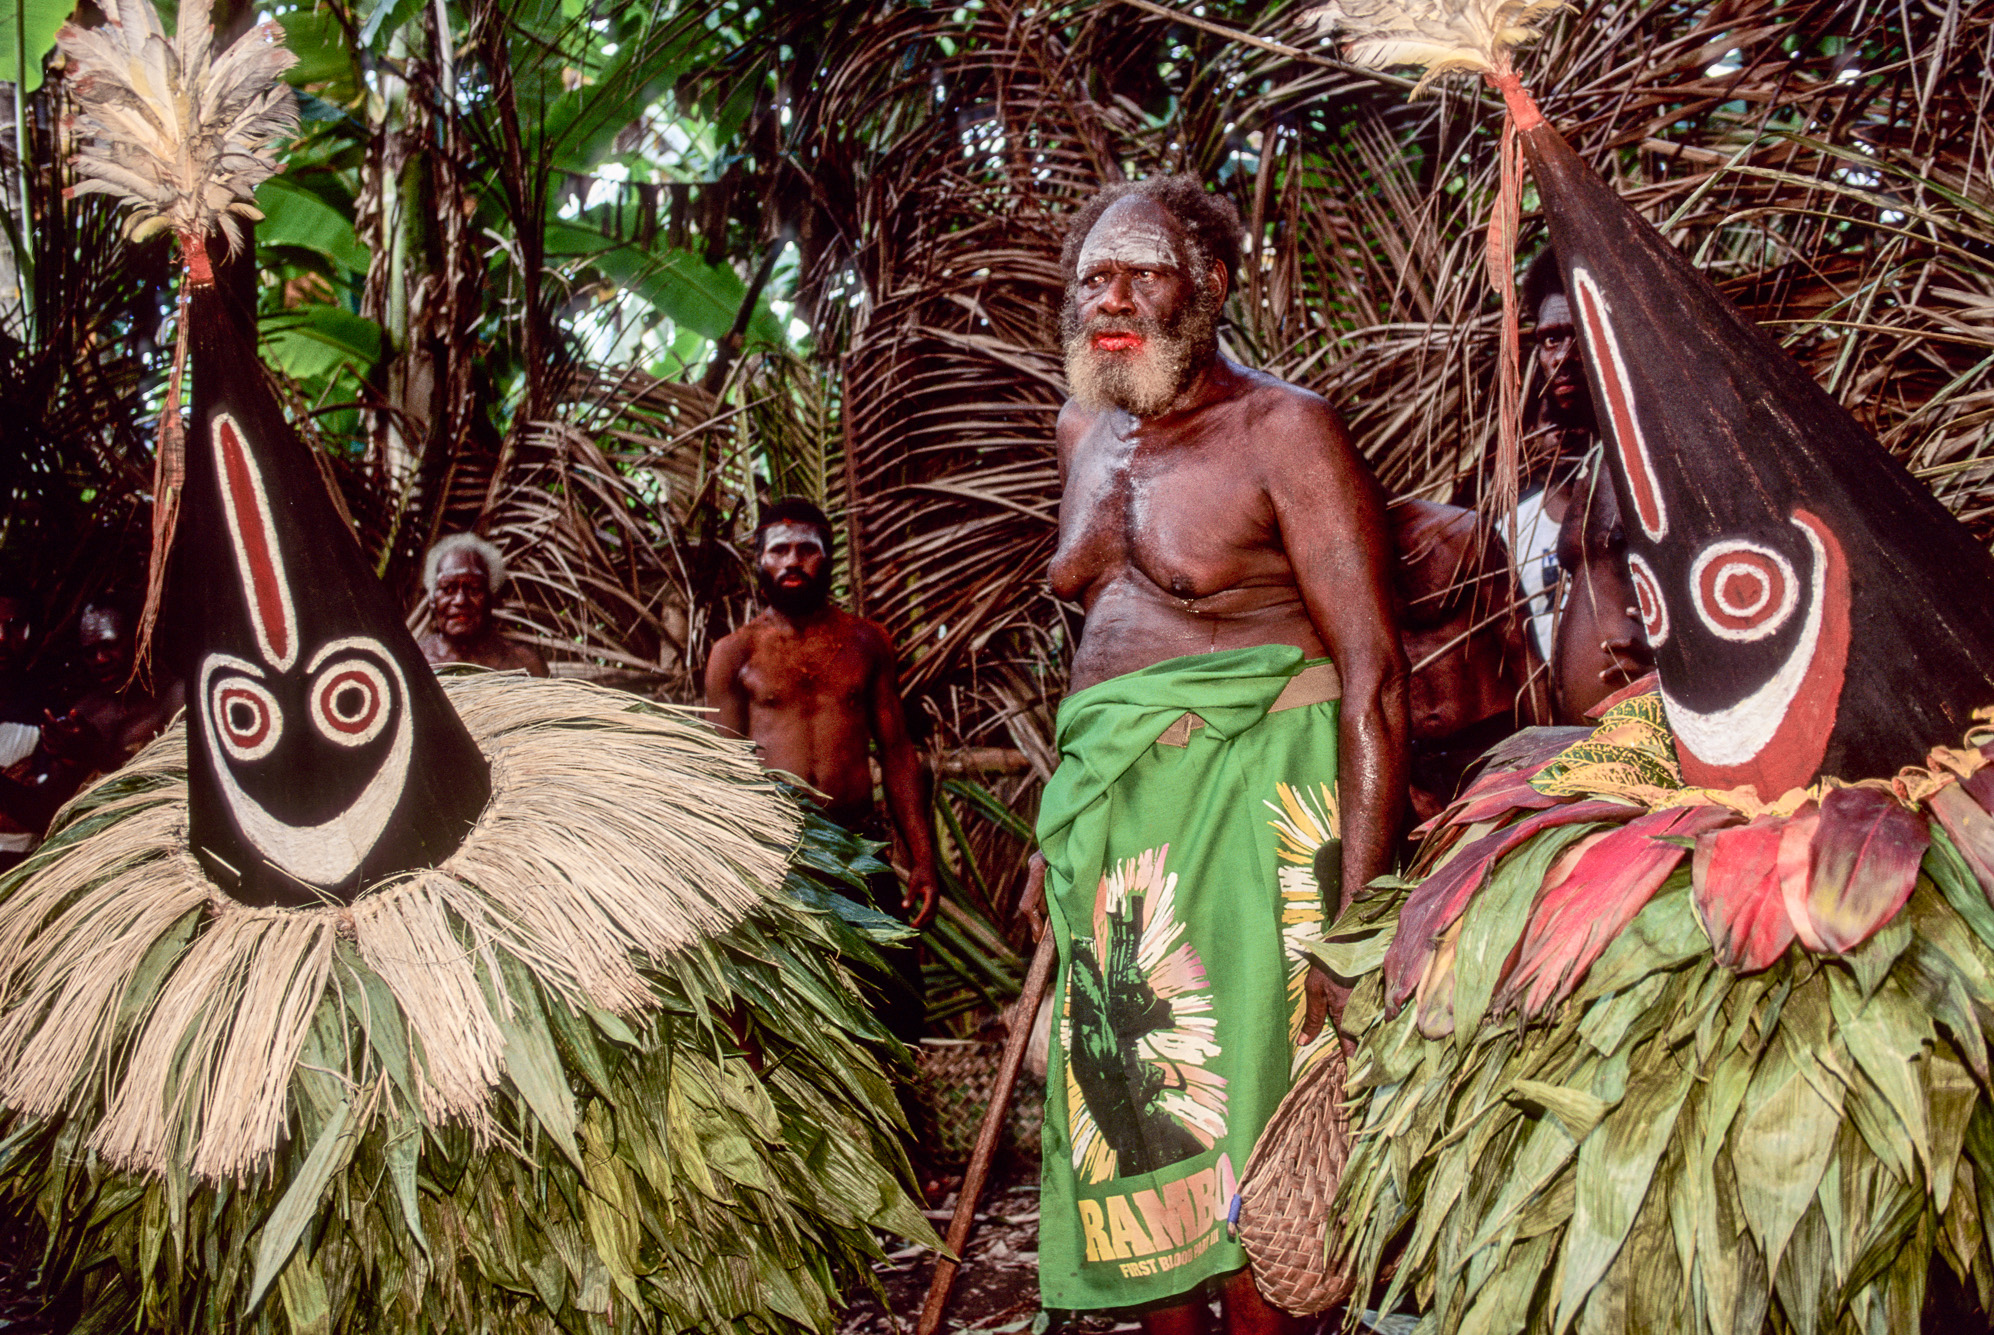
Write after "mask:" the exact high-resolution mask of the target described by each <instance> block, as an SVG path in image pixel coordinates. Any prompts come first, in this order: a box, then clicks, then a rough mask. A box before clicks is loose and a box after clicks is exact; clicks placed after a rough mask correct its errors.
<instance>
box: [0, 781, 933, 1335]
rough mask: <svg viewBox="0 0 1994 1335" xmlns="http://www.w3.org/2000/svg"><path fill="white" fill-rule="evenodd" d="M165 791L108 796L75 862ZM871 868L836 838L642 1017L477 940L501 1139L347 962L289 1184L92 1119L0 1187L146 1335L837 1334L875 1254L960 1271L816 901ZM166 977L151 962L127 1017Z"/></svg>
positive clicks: (70, 1283) (15, 1161) (128, 1323)
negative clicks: (548, 979) (170, 1173)
mask: <svg viewBox="0 0 1994 1335" xmlns="http://www.w3.org/2000/svg"><path fill="white" fill-rule="evenodd" d="M144 789H145V785H138V786H134V785H133V784H130V783H126V784H122V785H121V784H119V783H117V782H116V781H114V782H113V783H111V784H109V785H106V786H104V787H101V788H99V789H97V790H95V791H94V792H93V793H92V794H91V795H90V798H89V799H88V800H89V802H90V803H91V805H90V807H89V808H88V809H86V810H83V811H80V812H79V813H78V815H77V818H76V819H75V820H74V821H73V822H72V823H70V824H69V825H68V826H66V827H65V829H64V830H63V831H61V832H60V833H59V834H58V835H57V836H56V840H57V842H58V843H59V844H68V843H71V842H73V841H74V840H76V839H80V838H86V837H88V836H89V835H90V834H92V833H93V832H98V831H101V830H102V828H103V827H104V825H105V824H106V823H108V822H114V821H116V820H118V819H123V818H127V817H128V816H129V815H130V814H132V808H130V807H118V806H116V805H115V804H116V803H118V802H119V801H123V800H127V799H130V798H133V797H139V798H141V799H142V797H143V795H144ZM868 847H869V846H868V845H865V844H864V843H862V842H861V841H858V840H855V839H854V838H853V837H852V836H850V835H848V834H846V833H845V832H844V831H841V830H837V829H835V828H834V827H831V826H828V825H826V824H824V823H823V822H821V821H815V820H813V821H812V823H811V824H810V826H809V827H808V828H807V829H806V832H805V836H804V840H803V843H802V846H801V848H800V849H799V853H798V859H797V863H796V867H795V868H794V869H793V870H792V873H791V876H790V880H789V882H788V884H787V885H786V887H785V890H784V893H782V894H780V895H776V894H770V895H768V896H766V897H765V900H764V903H763V905H762V907H761V908H760V909H759V910H757V911H755V912H754V913H752V914H751V915H750V916H749V917H748V918H747V919H746V920H745V921H742V922H741V923H739V924H738V925H736V926H735V927H734V928H732V929H730V930H728V931H726V932H724V933H722V934H720V935H719V936H717V937H715V938H712V939H710V940H708V941H706V942H704V943H703V944H701V945H700V946H698V947H696V948H693V949H690V950H688V951H686V952H684V953H683V954H681V955H680V956H678V957H676V958H674V959H672V960H670V961H668V962H666V963H664V964H662V965H658V966H656V967H654V968H651V969H650V970H649V971H648V974H647V976H648V978H649V980H650V983H651V987H652V994H653V996H652V1000H653V1005H654V1010H652V1011H651V1012H650V1013H649V1014H647V1015H646V1016H644V1017H640V1018H628V1019H626V1018H618V1017H616V1016H612V1015H608V1014H606V1013H603V1012H600V1011H596V1010H592V1009H577V1008H575V1007H574V1006H572V1005H571V1004H570V1003H569V1002H568V1001H567V1000H565V999H564V998H563V997H561V996H560V995H558V994H556V993H554V992H552V991H551V990H549V989H548V988H546V987H544V986H543V985H542V984H541V983H540V982H539V981H538V980H537V978H536V977H535V976H534V975H533V974H532V972H531V971H530V970H529V969H528V967H527V966H526V965H525V964H523V963H522V962H521V961H518V960H516V959H514V958H512V957H511V956H510V955H508V954H507V953H506V952H505V951H504V950H502V949H497V950H495V949H492V948H491V947H489V946H488V945H481V943H479V942H477V941H476V940H475V939H474V938H473V933H472V931H471V929H470V928H469V927H468V926H466V927H464V928H463V938H464V948H465V949H466V951H467V952H471V953H473V954H475V955H477V956H478V957H479V958H480V961H481V962H480V964H479V966H478V971H479V977H480V982H481V983H482V984H483V985H484V986H485V988H486V989H487V990H488V991H494V990H497V989H501V988H502V989H503V990H504V992H505V993H506V994H507V995H509V996H510V997H511V998H512V1000H513V1003H514V1006H513V1010H512V1013H511V1017H510V1019H509V1020H508V1021H506V1022H505V1024H504V1029H505V1037H506V1043H507V1047H508V1057H507V1060H508V1066H509V1069H510V1070H511V1071H513V1072H514V1078H513V1079H509V1080H506V1081H504V1082H502V1083H501V1085H500V1086H499V1087H498V1088H497V1089H496V1090H495V1091H494V1092H493V1101H492V1105H491V1111H492V1113H493V1116H494V1119H495V1127H494V1133H493V1134H492V1136H491V1137H490V1138H489V1140H481V1138H480V1137H479V1136H478V1135H476V1134H474V1133H473V1132H472V1131H470V1130H468V1129H466V1128H465V1127H463V1126H459V1125H455V1124H451V1123H445V1122H438V1121H433V1120H430V1119H429V1118H426V1117H425V1116H424V1114H423V1112H422V1108H421V1086H422V1082H423V1080H424V1072H425V1070H426V1069H427V1066H426V1058H425V1055H424V1053H423V1051H422V1048H421V1045H420V1044H419V1043H418V1042H416V1041H415V1040H414V1039H413V1038H412V1035H411V1030H410V1026H409V1025H408V1023H407V1021H406V1019H405V1018H404V1017H403V1015H402V1014H401V1013H400V1011H399V1010H398V1009H397V1007H396V1003H395V1001H394V1000H393V998H392V996H391V995H390V993H389V991H388V989H387V988H386V986H385V985H383V983H382V982H381V980H380V979H379V978H378V976H376V975H374V974H373V973H372V971H371V970H369V968H368V967H367V965H366V964H365V962H364V961H363V960H362V959H361V957H360V955H359V954H358V952H357V951H355V950H354V949H353V948H352V947H351V946H350V945H345V944H342V945H340V946H339V947H338V948H337V949H336V952H335V959H334V965H333V970H334V979H333V985H332V986H331V987H330V988H329V989H328V991H327V994H326V998H325V1000H324V1002H323V1004H322V1006H321V1008H320V1011H319V1013H318V1015H317V1017H316V1020H315V1023H314V1026H313V1029H312V1031H311V1034H310V1036H309V1037H308V1039H307V1041H306V1044H305V1047H304V1050H303V1051H302V1052H301V1054H300V1058H299V1062H298V1065H297V1068H296V1070H295V1073H294V1075H293V1078H292V1083H291V1091H290V1092H291V1107H292V1123H291V1132H292V1134H291V1136H290V1138H289V1142H288V1144H287V1145H286V1146H285V1147H284V1148H283V1149H281V1150H280V1151H279V1153H278V1156H277V1160H276V1162H275V1164H274V1165H273V1167H272V1171H271V1172H270V1173H269V1174H268V1175H267V1177H264V1178H261V1179H258V1180H254V1181H251V1182H246V1183H240V1184H232V1183H222V1184H214V1183H204V1182H197V1181H189V1180H188V1179H186V1178H185V1177H180V1176H175V1177H168V1178H151V1177H135V1176H132V1175H129V1174H126V1173H122V1172H118V1171H116V1170H113V1169H112V1168H110V1167H108V1166H107V1165H106V1164H105V1163H104V1162H102V1161H101V1160H100V1159H98V1158H97V1157H96V1155H95V1154H94V1153H93V1152H92V1151H91V1150H90V1149H89V1148H88V1143H87V1142H88V1139H89V1134H90V1131H91V1129H92V1123H93V1122H94V1118H92V1117H90V1116H87V1115H76V1116H71V1117H68V1118H64V1119H57V1120H54V1121H51V1122H46V1123H43V1122H35V1121H30V1120H27V1119H23V1118H20V1117H18V1116H15V1117H10V1118H8V1119H6V1120H5V1121H0V1190H4V1191H6V1192H7V1193H9V1194H10V1195H12V1196H13V1197H14V1198H15V1203H16V1204H27V1205H30V1206H32V1208H34V1209H35V1210H36V1211H37V1212H38V1213H39V1214H40V1215H41V1217H42V1219H43V1220H44V1222H45V1223H46V1224H47V1226H48V1228H49V1231H50V1236H51V1242H50V1249H49V1253H48V1256H49V1260H48V1267H47V1272H46V1275H47V1279H46V1282H47V1284H48V1286H49V1287H50V1288H51V1290H53V1291H54V1292H57V1293H61V1294H66V1295H68V1296H71V1297H73V1298H75V1299H76V1300H78V1301H80V1302H82V1303H83V1304H84V1305H85V1307H86V1309H87V1310H89V1311H91V1312H92V1313H93V1314H96V1315H100V1316H102V1317H103V1318H104V1319H105V1320H107V1321H114V1322H116V1323H118V1324H120V1325H122V1326H123V1327H124V1328H127V1329H140V1330H153V1331H161V1332H186V1331H193V1330H238V1329H242V1330H249V1329H255V1330H261V1331H271V1332H290V1333H291V1335H304V1333H305V1332H314V1333H317V1332H323V1333H324V1335H333V1333H334V1332H361V1331H398V1332H400V1331H406V1332H436V1333H437V1335H442V1332H446V1331H448V1332H460V1331H464V1330H471V1329H475V1330H480V1331H488V1332H508V1331H517V1332H536V1335H537V1333H540V1332H546V1331H550V1330H561V1331H576V1332H579V1331H611V1330H614V1331H619V1332H623V1331H680V1330H705V1331H715V1332H717V1331H740V1332H748V1331H755V1332H781V1331H805V1330H808V1331H826V1330H828V1329H830V1327H831V1325H832V1318H833V1312H834V1310H835V1309H836V1308H837V1307H838V1306H840V1305H841V1303H842V1299H843V1297H844V1295H846V1294H848V1293H849V1292H851V1291H852V1290H853V1289H855V1288H857V1287H860V1286H864V1285H868V1284H871V1283H873V1282H874V1281H873V1280H872V1277H871V1272H870V1270H869V1268H868V1266H869V1263H870V1262H871V1261H873V1260H876V1259H878V1257H879V1255H880V1252H879V1245H878V1242H877V1240H876V1234H875V1230H884V1231H887V1232H892V1233H898V1234H900V1235H901V1236H903V1237H906V1238H909V1239H911V1240H915V1241H920V1242H924V1243H927V1244H929V1245H934V1246H939V1240H938V1239H937V1238H936V1237H935V1236H934V1233H933V1231H932V1229H931V1228H930V1227H929V1226H928V1224H927V1222H926V1221H925V1219H924V1218H923V1217H922V1216H921V1214H920V1212H919V1210H918V1209H917V1208H916V1207H915V1205H914V1203H913V1202H912V1201H911V1200H910V1199H909V1197H908V1195H907V1194H906V1189H905V1186H904V1184H905V1182H906V1181H907V1180H908V1176H909V1169H908V1167H907V1163H906V1160H905V1156H904V1153H903V1151H902V1149H901V1137H902V1136H903V1135H904V1133H905V1131H906V1127H905V1125H904V1123H903V1122H902V1120H901V1114H900V1110H899V1106H898V1103H897V1102H896V1099H895V1096H894V1092H893V1087H892V1085H891V1083H890V1082H889V1079H888V1076H887V1074H886V1072H885V1071H884V1070H882V1068H881V1066H880V1064H879V1060H878V1058H877V1057H876V1055H875V1054H876V1053H878V1052H881V1051H888V1050H891V1047H892V1045H891V1042H890V1040H888V1039H886V1038H885V1036H884V1034H883V1033H882V1032H881V1031H880V1030H879V1028H878V1027H877V1025H876V1023H875V1022H874V1020H873V1019H872V1017H871V1015H870V1014H869V1013H868V1011H867V1009H866V1007H865V1005H864V1003H863V1002H862V1001H861V1000H860V999H859V997H858V996H857V995H856V993H855V992H854V991H853V990H852V987H851V986H850V984H849V982H848V980H847V978H846V975H845V971H844V967H843V964H842V963H841V959H840V948H839V943H840V942H841V941H846V942H849V941H850V940H852V939H855V937H854V932H853V929H852V928H851V927H849V926H847V925H845V924H844V923H843V922H841V921H840V919H839V918H838V917H836V916H833V915H832V914H830V913H826V912H823V911H820V910H816V909H812V908H806V907H803V906H802V903H801V901H806V900H814V901H821V900H822V899H823V898H824V896H826V895H828V894H830V893H831V890H830V887H834V886H837V885H840V884H843V885H847V886H849V885H852V884H853V883H854V878H862V877H863V875H864V874H866V872H868V871H869V870H871V869H872V867H873V864H872V863H871V862H870V861H869V855H868V853H867V851H866V850H867V848H868ZM190 926H191V925H190ZM186 939H187V938H186V934H185V933H178V934H175V935H171V936H169V937H168V938H167V939H166V941H164V942H162V948H166V947H172V948H173V951H175V952H177V950H178V949H180V948H184V945H185V942H186ZM176 943H177V944H176ZM167 972H168V970H167V969H166V968H165V967H164V966H163V964H157V963H155V962H154V961H151V960H148V961H147V963H146V965H145V966H144V967H142V968H140V969H139V970H137V971H136V972H135V974H134V977H133V979H132V981H131V983H130V985H129V987H128V989H127V991H126V993H125V996H124V998H123V1004H122V1006H121V1013H122V1014H124V1015H126V1016H127V1017H136V1016H139V1015H141V1014H143V1013H144V1012H145V1010H146V1009H147V1007H148V1006H149V1005H150V1003H151V1000H152V998H153V996H154V995H156V993H157V991H158V989H159V987H160V986H161V984H162V982H163V981H164V978H165V976H166V974H167ZM181 1115H185V1114H184V1113H183V1114H181Z"/></svg>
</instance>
